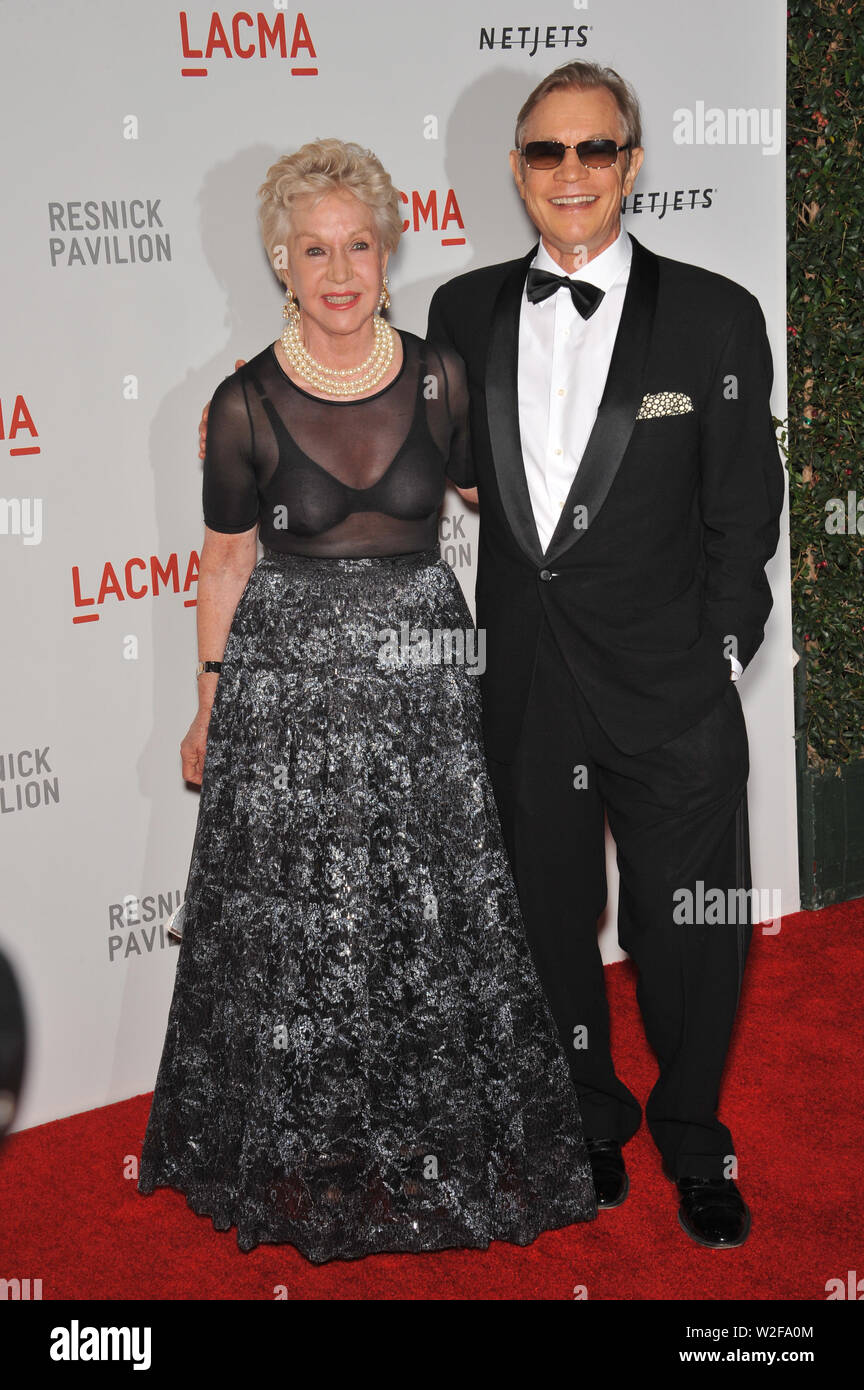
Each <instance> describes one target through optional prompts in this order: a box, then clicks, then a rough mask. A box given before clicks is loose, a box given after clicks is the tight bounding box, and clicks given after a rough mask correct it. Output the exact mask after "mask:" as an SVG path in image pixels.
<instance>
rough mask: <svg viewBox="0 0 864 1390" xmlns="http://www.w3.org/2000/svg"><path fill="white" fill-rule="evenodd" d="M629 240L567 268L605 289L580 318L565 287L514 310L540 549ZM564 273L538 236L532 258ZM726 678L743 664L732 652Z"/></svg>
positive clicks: (601, 383) (607, 348)
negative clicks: (586, 315) (594, 306)
mask: <svg viewBox="0 0 864 1390" xmlns="http://www.w3.org/2000/svg"><path fill="white" fill-rule="evenodd" d="M631 260H632V244H631V241H630V237H629V236H628V235H627V233H626V232H625V230H624V228H623V227H622V228H621V230H620V231H619V233H618V236H617V237H616V239H615V240H614V241H613V242H612V245H611V246H607V248H606V250H605V251H601V253H600V255H599V256H595V258H594V259H593V260H592V261H589V262H588V263H587V264H586V265H584V266H581V267H580V269H579V270H574V271H573V272H572V273H570V274H569V276H568V278H569V279H571V280H587V282H588V283H589V284H591V285H596V286H597V288H598V289H600V290H603V298H602V300H601V301H600V304H599V306H598V308H597V309H596V310H595V311H594V313H593V314H592V315H591V317H590V319H584V318H583V317H582V315H581V314H580V313H579V310H578V309H577V308H576V305H575V304H574V303H573V300H572V297H571V296H570V295H569V294H568V293H567V292H566V291H565V290H563V289H561V290H557V291H556V292H555V293H554V294H551V295H549V297H548V298H547V299H543V300H540V301H539V302H538V303H537V304H532V303H531V301H530V300H529V298H528V294H527V289H526V290H525V291H523V294H522V307H521V309H520V313H519V369H518V396H519V434H520V439H521V444H522V458H523V460H524V464H525V478H526V481H527V483H528V495H529V497H530V499H531V508H532V510H533V512H534V521H535V524H536V526H537V534H538V536H539V537H540V544H541V546H542V548H543V550H544V551H546V550H548V548H549V542H550V541H551V539H552V535H553V533H554V531H555V528H556V527H557V525H558V522H559V520H560V518H561V509H562V507H563V506H564V503H565V502H566V500H567V495H568V493H569V491H570V488H571V485H572V483H573V479H574V478H575V476H576V473H577V471H578V468H579V464H580V463H581V461H582V455H583V454H584V452H585V445H586V444H587V443H588V438H589V436H590V434H591V431H592V429H593V428H594V421H595V420H596V418H597V410H598V407H599V405H600V401H601V398H602V396H603V390H604V388H605V386H606V378H607V376H608V375H609V363H610V362H611V360H612V349H613V348H614V346H615V338H616V336H617V334H618V326H619V324H620V322H621V311H622V309H623V308H624V295H625V294H626V291H627V282H628V280H629V278H630V262H631ZM531 266H532V268H534V269H536V270H548V271H551V272H552V274H553V275H562V274H564V273H565V272H564V271H562V269H561V266H560V265H558V263H557V261H554V260H553V259H552V257H551V256H550V255H549V252H548V251H547V250H546V248H545V246H544V245H543V242H542V241H541V242H540V245H539V247H538V248H537V254H536V256H535V257H534V259H533V261H532V262H531ZM729 660H730V662H731V664H732V679H733V680H737V679H738V676H739V675H740V674H741V671H742V669H743V668H742V667H741V664H740V662H738V661H736V659H735V657H733V656H730V657H729Z"/></svg>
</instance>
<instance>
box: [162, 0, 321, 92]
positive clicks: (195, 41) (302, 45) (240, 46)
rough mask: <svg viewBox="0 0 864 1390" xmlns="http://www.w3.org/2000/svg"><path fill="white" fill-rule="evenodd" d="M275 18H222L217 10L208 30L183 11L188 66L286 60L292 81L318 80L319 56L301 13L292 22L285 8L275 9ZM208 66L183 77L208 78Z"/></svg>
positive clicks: (183, 43)
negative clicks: (191, 63)
mask: <svg viewBox="0 0 864 1390" xmlns="http://www.w3.org/2000/svg"><path fill="white" fill-rule="evenodd" d="M274 9H275V10H276V13H275V14H263V13H262V12H261V11H259V12H258V13H257V14H254V15H252V14H249V13H247V11H245V10H239V11H238V12H237V14H228V15H226V14H220V12H219V11H218V10H214V11H213V12H212V14H211V15H210V20H209V23H208V24H207V27H206V30H205V29H204V27H203V26H199V25H196V24H194V23H193V24H192V25H190V22H189V16H188V14H187V13H186V11H185V10H181V11H180V45H181V51H182V54H183V59H184V63H185V62H186V60H188V59H190V58H191V59H196V58H197V59H202V58H203V59H204V63H210V62H216V61H221V60H222V59H226V58H258V59H260V58H277V59H282V58H284V59H285V60H286V61H287V62H289V63H290V64H291V65H292V66H291V67H289V69H288V71H289V72H290V74H291V76H292V77H317V76H318V54H317V53H316V51H315V45H314V43H313V42H312V35H311V34H310V32H309V25H308V24H307V23H306V17H305V15H303V14H301V13H300V12H299V11H298V13H297V14H296V15H294V17H293V19H292V18H290V17H289V16H288V15H287V14H286V12H285V9H284V7H283V6H282V5H279V4H276V5H274ZM204 63H197V64H195V65H194V66H191V67H190V66H184V67H181V69H180V76H181V77H207V76H208V75H209V72H210V69H209V67H205V66H204Z"/></svg>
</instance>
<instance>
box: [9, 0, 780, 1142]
mask: <svg viewBox="0 0 864 1390" xmlns="http://www.w3.org/2000/svg"><path fill="white" fill-rule="evenodd" d="M268 34H269V35H271V36H272V37H269V38H268ZM283 35H284V44H283V41H282V39H283ZM283 48H284V52H283V51H282V50H283ZM571 58H588V59H593V60H597V61H600V62H603V63H610V64H611V65H612V66H614V67H616V68H618V70H619V71H621V72H622V73H623V74H624V75H625V76H627V77H629V78H630V80H631V81H633V82H634V84H635V86H636V88H637V91H638V92H639V95H640V97H641V100H642V105H643V110H644V116H645V144H646V147H647V154H646V159H645V164H644V167H643V170H642V173H641V175H640V178H639V181H638V184H637V193H639V192H640V191H641V193H642V195H643V196H642V198H641V199H630V200H628V207H627V209H626V214H625V224H626V225H627V226H628V227H629V229H630V230H632V231H633V233H634V234H635V235H636V236H638V237H639V239H640V240H641V241H643V243H644V244H645V245H646V246H648V247H650V248H651V249H652V250H655V251H658V252H660V253H663V254H666V255H671V256H675V257H678V258H680V259H682V260H689V261H695V262H698V263H699V264H701V265H704V266H707V267H709V268H710V269H713V270H717V271H721V272H722V273H724V274H726V275H729V276H731V277H732V278H733V279H736V280H739V281H741V282H742V283H743V284H745V285H746V286H747V287H748V288H749V289H751V290H752V291H753V292H754V293H755V294H757V295H758V297H759V299H760V301H761V303H762V306H763V308H764V311H765V314H766V318H767V321H768V326H769V331H770V334H771V341H772V347H773V350H774V356H775V368H776V391H775V397H774V409H775V413H776V414H777V415H779V416H785V371H784V352H785V328H784V245H785V243H784V164H783V159H784V156H783V130H782V125H781V124H780V122H781V120H782V116H781V113H782V111H783V109H784V106H785V95H784V93H785V86H784V83H785V76H784V65H785V6H784V5H783V4H782V3H781V0H760V3H759V4H758V5H753V4H752V2H751V0H723V3H722V4H718V3H717V0H690V2H689V3H688V4H687V5H686V6H682V5H681V3H680V0H590V3H580V0H576V2H575V3H572V2H571V0H542V3H537V2H536V0H535V3H533V4H532V5H530V6H529V5H528V4H527V3H525V0H521V3H520V2H519V0H438V3H437V4H436V5H435V7H434V9H432V10H430V9H429V8H428V7H426V6H423V7H420V6H413V5H408V4H404V3H398V2H397V0H366V3H364V4H363V5H355V4H353V3H350V0H309V3H308V6H307V7H306V8H304V9H303V11H302V12H301V13H299V14H298V11H297V10H296V9H295V8H290V9H287V10H286V9H284V8H283V7H282V6H281V5H274V4H273V3H272V0H266V2H265V0H261V9H260V10H255V11H252V12H248V13H247V12H240V11H236V12H235V11H234V10H232V9H222V10H215V11H214V9H213V6H212V0H207V3H201V0H188V3H187V4H186V6H185V9H184V10H183V11H182V12H181V11H180V10H179V9H178V8H177V7H176V6H175V5H174V4H173V3H171V2H170V0H150V3H149V4H147V5H146V6H144V5H129V6H118V5H117V4H116V3H113V0H62V3H61V2H60V0H48V2H47V3H42V4H40V5H25V4H15V5H11V4H6V5H4V6H3V7H2V9H0V90H2V92H3V102H4V116H3V120H2V139H3V172H4V186H5V187H4V193H5V198H4V210H3V213H2V244H3V256H4V264H5V270H6V284H5V287H4V295H3V308H4V320H5V325H6V332H5V333H4V335H3V343H2V346H0V499H2V500H0V566H2V576H3V595H4V602H3V611H2V632H0V640H2V660H3V682H2V710H0V853H2V886H3V909H2V920H0V944H2V946H3V949H4V950H6V951H7V953H8V954H9V955H10V957H11V959H12V962H13V964H14V966H15V968H16V970H17V972H18V973H19V977H20V979H21V983H22V987H23V989H24V992H25V998H26V1006H27V1011H28V1016H29V1022H30V1050H29V1058H28V1069H27V1077H26V1091H25V1098H24V1103H23V1105H22V1107H21V1110H20V1111H19V1114H18V1118H17V1126H18V1127H19V1128H20V1127H22V1126H26V1125H32V1124H36V1123H40V1122H42V1121H45V1120H48V1119H52V1118H54V1117H57V1116H60V1115H65V1114H70V1113H74V1112H75V1111H79V1110H83V1109H86V1108H89V1107H91V1106H96V1105H101V1104H104V1103H107V1102H110V1101H113V1100H118V1099H121V1098H123V1097H126V1096H129V1095H133V1094H136V1093H139V1092H142V1091H146V1090H150V1089H152V1086H153V1083H154V1081H155V1075H156V1068H157V1065H158V1060H159V1055H160V1051H161V1047H162V1041H163V1036H164V1027H165V1021H166V1017H167V1011H168V1004H169V1000H170V994H171V988H172V981H173V974H174V966H175V961H176V956H175V954H174V951H175V948H174V947H172V946H170V945H169V944H168V943H167V942H166V940H165V937H164V933H163V924H164V921H165V919H166V918H167V916H168V915H169V914H170V912H171V911H172V909H173V908H174V907H175V906H176V905H177V904H178V903H179V901H180V899H181V897H182V893H183V891H184V887H185V883H186V875H187V872H188V865H189V857H190V854H191V849H192V840H193V835H194V828H195V818H196V814H197V807H198V794H197V792H195V791H194V790H191V789H189V788H187V787H186V786H185V784H184V783H183V781H182V779H181V775H180V761H179V753H178V745H179V742H180V739H181V738H182V736H183V734H184V733H185V730H186V728H187V726H188V724H189V721H190V719H191V717H192V714H193V712H194V709H195V698H196V697H195V679H194V674H193V670H194V663H195V660H196V656H197V652H196V638H195V608H194V603H195V592H196V585H195V565H196V560H197V554H196V552H197V550H198V548H199V546H200V543H201V540H202V536H203V531H202V525H203V523H202V519H201V496H200V492H201V471H200V467H201V466H200V463H199V461H198V458H197V439H196V428H197V422H198V418H199V416H200V413H201V407H202V405H203V404H204V402H205V401H206V400H207V399H208V398H209V396H210V395H211V393H212V391H213V389H214V387H215V386H216V385H217V383H218V382H219V380H220V379H221V378H222V377H223V376H225V375H227V374H228V373H229V372H231V371H232V370H233V364H234V359H235V357H251V356H252V355H253V354H254V353H255V352H257V351H259V350H260V349H261V348H262V347H263V346H264V345H265V344H266V343H267V342H270V341H272V340H273V339H275V338H276V337H277V336H278V334H279V332H280V331H281V328H282V319H281V299H280V296H279V291H278V287H277V285H276V283H275V280H274V279H273V277H272V275H271V273H270V271H269V267H268V265H267V261H266V258H265V256H264V252H263V250H262V248H261V246H260V242H259V240H258V234H257V229H256V224H255V209H256V199H255V192H256V189H257V187H258V185H259V183H261V182H262V180H263V178H264V176H265V174H266V170H267V168H268V166H269V165H270V164H271V163H272V162H273V161H274V160H275V159H276V158H277V157H278V156H279V155H280V154H283V153H285V152H287V151H288V150H291V149H294V148H296V147H297V146H298V145H299V144H301V143H303V142H304V141H305V140H308V139H313V138H316V137H319V136H331V135H335V136H339V137H340V138H342V139H349V140H356V141H359V142H360V143H361V144H364V145H367V146H369V147H371V148H372V149H374V150H375V152H376V153H377V154H378V155H379V156H380V157H381V159H382V160H383V162H384V164H385V165H386V167H387V168H388V169H389V170H390V172H391V174H392V176H393V178H394V181H395V182H396V184H397V185H398V187H399V188H400V189H401V190H403V191H404V194H405V198H406V219H407V220H408V223H409V226H408V230H407V231H406V234H405V236H404V237H403V240H402V244H401V246H400V248H399V250H398V252H397V254H396V255H395V257H394V258H393V259H392V260H391V267H390V268H391V276H390V278H391V288H392V291H393V311H392V318H393V321H394V322H396V323H398V324H401V325H403V326H404V327H406V328H409V329H412V330H414V331H415V332H420V333H422V332H423V330H424V327H425V321H426V308H427V305H428V302H429V298H430V296H431V294H432V291H433V289H434V288H435V287H436V286H437V285H438V284H440V283H441V282H442V281H443V280H445V279H447V278H449V277H450V276H452V275H455V274H458V273H459V272H461V271H463V270H466V269H469V268H471V267H474V266H479V265H483V264H486V263H489V262H492V261H499V260H504V259H507V258H509V257H511V256H515V255H520V254H522V253H523V252H524V251H525V250H527V248H528V246H529V245H530V244H531V242H532V240H533V235H532V229H531V227H530V225H529V224H528V223H527V222H526V220H525V216H524V213H523V211H522V206H521V203H520V202H519V199H518V197H517V196H516V193H515V190H514V189H513V188H512V186H511V182H510V175H509V170H508V167H507V151H508V149H509V148H510V145H511V143H512V138H513V124H514V117H515V114H516V112H517V110H518V108H519V107H520V105H521V104H522V101H523V100H524V98H525V97H526V95H527V94H528V92H529V91H530V89H531V88H532V87H533V86H534V85H535V83H536V82H537V81H538V80H539V79H540V77H542V76H543V75H544V74H545V73H546V72H547V71H549V70H551V69H552V68H553V67H555V66H557V65H558V64H560V63H562V62H565V61H567V60H568V59H571ZM190 70H191V71H190ZM739 110H740V112H742V113H744V112H748V111H749V112H752V113H753V115H752V117H751V116H743V115H742V119H741V120H740V122H739V118H738V117H736V116H735V115H734V113H735V112H736V111H739ZM676 113H677V114H676ZM687 113H690V114H689V115H688V114H687ZM730 113H733V114H732V115H731V116H730ZM721 116H722V119H721ZM688 136H689V137H690V139H689V140H688V139H687V137H688ZM441 535H442V547H443V553H444V555H445V558H447V559H448V560H450V562H451V563H452V564H454V566H455V567H456V569H457V573H458V574H459V578H460V580H461V581H462V583H463V586H464V587H465V590H466V594H467V595H468V596H469V600H470V599H471V590H472V588H473V564H474V558H475V549H476V518H475V517H474V516H473V515H470V514H469V515H466V514H465V510H464V508H463V507H462V505H461V502H460V499H459V498H458V496H455V495H454V496H452V497H448V500H447V505H446V507H445V512H444V515H443V516H442V522H441ZM769 574H770V577H771V580H772V585H773V589H774V595H775V608H774V612H773V614H772V617H771V620H770V624H769V628H768V633H767V637H766V641H765V644H764V646H763V648H762V650H761V652H760V653H759V655H758V656H757V658H756V659H755V661H754V662H753V663H752V665H751V667H750V668H749V669H748V671H747V672H746V673H745V677H744V679H743V681H742V683H741V686H740V687H739V688H740V690H741V694H742V697H743V701H744V706H745V710H746V713H747V718H748V725H749V729H750V741H751V760H752V774H751V783H750V805H751V826H752V841H753V869H754V884H755V885H756V886H757V887H760V888H762V889H763V890H772V891H773V892H774V893H776V892H777V891H779V892H780V894H781V900H782V910H783V912H791V911H794V910H796V908H797V907H798V889H797V868H796V841H795V784H794V765H793V741H792V739H793V716H792V686H791V622H790V610H789V597H788V575H789V554H788V529H787V527H786V524H785V520H784V528H783V539H782V540H781V544H780V548H779V551H778V554H777V556H776V558H775V560H774V561H773V563H772V565H771V568H770V571H769ZM772 901H775V899H772ZM614 908H615V878H614V874H613V875H612V878H611V890H610V907H609V910H608V912H607V921H606V924H605V927H604V933H603V940H602V944H603V950H604V957H605V958H606V959H607V960H611V959H615V958H617V957H618V956H619V955H620V952H619V951H618V948H617V942H616V940H615V933H614ZM778 939H781V940H782V938H778Z"/></svg>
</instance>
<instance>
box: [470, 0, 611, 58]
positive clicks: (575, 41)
mask: <svg viewBox="0 0 864 1390" xmlns="http://www.w3.org/2000/svg"><path fill="white" fill-rule="evenodd" d="M575 8H576V9H580V10H585V9H587V8H588V6H587V3H583V4H579V5H576V6H575ZM592 27H593V26H592V25H591V24H491V25H490V26H489V27H488V28H481V30H480V48H481V49H483V48H518V49H519V50H520V51H521V52H523V53H526V54H527V55H528V57H529V58H533V57H534V55H535V53H537V52H538V50H540V49H550V48H584V47H585V45H586V44H587V42H588V35H589V33H590V31H591V29H592Z"/></svg>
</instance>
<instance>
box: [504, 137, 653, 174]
mask: <svg viewBox="0 0 864 1390" xmlns="http://www.w3.org/2000/svg"><path fill="white" fill-rule="evenodd" d="M630 148H631V146H630V145H616V144H615V141H614V140H580V141H579V144H578V145H565V144H563V143H562V141H560V140H529V141H528V144H527V145H526V146H525V147H524V149H521V150H520V151H519V153H520V154H521V155H522V157H523V159H524V160H525V163H526V164H527V165H528V168H529V169H557V168H558V165H559V164H560V163H561V161H562V159H563V158H564V155H565V153H566V151H567V150H575V151H576V153H577V155H578V156H579V159H580V161H581V163H582V164H584V165H585V168H586V169H608V168H609V165H610V164H614V163H615V161H616V159H617V158H618V156H619V154H620V153H621V151H622V150H629V149H630Z"/></svg>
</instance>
